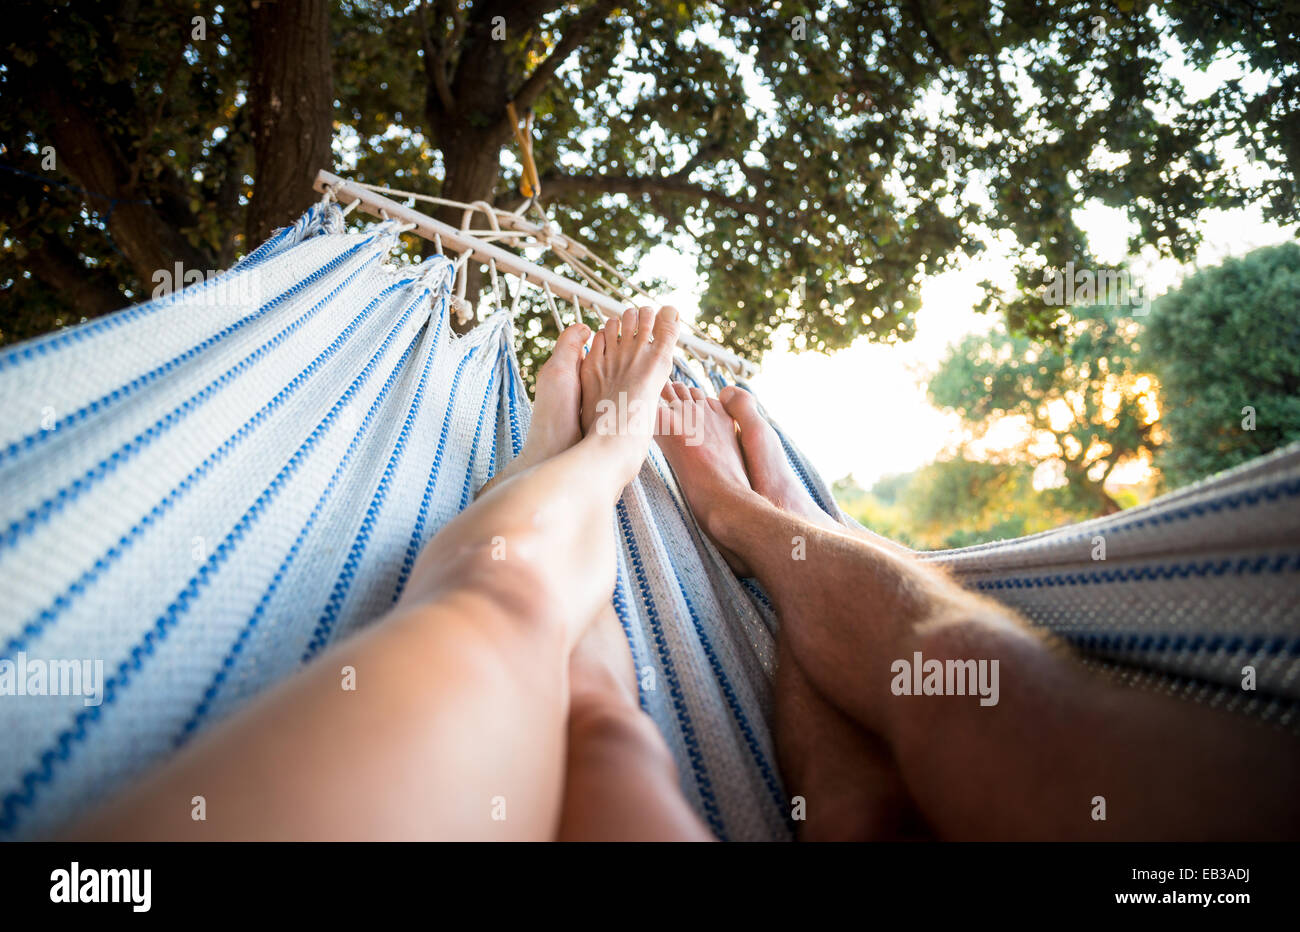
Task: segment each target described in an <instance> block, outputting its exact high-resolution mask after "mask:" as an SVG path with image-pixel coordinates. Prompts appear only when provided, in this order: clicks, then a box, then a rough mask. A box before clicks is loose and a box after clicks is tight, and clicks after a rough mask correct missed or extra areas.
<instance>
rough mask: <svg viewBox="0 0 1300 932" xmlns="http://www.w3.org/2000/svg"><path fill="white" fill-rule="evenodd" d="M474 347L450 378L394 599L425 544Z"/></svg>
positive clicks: (404, 584)
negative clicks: (431, 507)
mask: <svg viewBox="0 0 1300 932" xmlns="http://www.w3.org/2000/svg"><path fill="white" fill-rule="evenodd" d="M477 350H478V347H477V346H473V347H470V350H469V352H468V353H466V354H465V356H464V358H462V359H461V361H460V363H459V365H457V366H456V374H455V375H454V376H452V379H451V392H450V394H449V395H448V396H447V411H446V413H445V414H444V415H443V419H442V431H441V432H440V433H439V435H438V448H437V450H436V451H435V452H434V454H433V465H432V466H430V467H429V478H428V479H427V480H425V483H424V494H423V495H422V496H421V498H420V510H419V511H418V512H417V513H416V516H415V526H414V527H413V528H412V529H411V539H410V541H409V542H408V543H407V545H406V554H405V555H404V556H403V557H402V568H401V570H399V571H398V574H397V585H396V586H395V587H394V590H393V601H394V602H396V601H397V600H398V599H399V598H401V595H402V590H403V589H405V588H406V582H407V580H408V579H410V576H411V570H413V569H415V561H416V558H417V557H419V555H420V550H421V548H423V547H424V525H425V524H426V523H427V522H428V520H429V502H430V501H431V500H432V498H433V490H434V488H435V487H436V486H437V484H438V472H439V470H441V468H442V456H443V453H444V451H445V450H446V449H447V435H448V433H449V432H450V430H451V414H452V411H453V410H454V409H455V407H456V393H457V392H458V391H459V390H460V378H461V375H462V374H463V373H464V371H465V364H466V363H468V362H469V361H470V359H472V358H473V356H474V353H475V352H476V351H477Z"/></svg>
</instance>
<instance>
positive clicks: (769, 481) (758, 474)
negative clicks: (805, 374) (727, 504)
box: [718, 385, 844, 531]
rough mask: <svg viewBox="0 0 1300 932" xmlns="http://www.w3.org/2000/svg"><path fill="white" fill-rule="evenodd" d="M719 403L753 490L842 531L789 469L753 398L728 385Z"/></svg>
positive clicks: (777, 437) (841, 526)
mask: <svg viewBox="0 0 1300 932" xmlns="http://www.w3.org/2000/svg"><path fill="white" fill-rule="evenodd" d="M718 400H719V401H720V402H721V403H722V407H723V408H724V409H725V410H726V412H727V414H728V415H730V416H731V418H732V419H733V420H734V421H735V422H736V426H737V427H738V428H739V429H740V450H741V453H743V454H744V458H745V475H747V476H748V477H749V484H750V486H752V487H753V489H754V491H755V492H757V493H758V494H759V495H761V496H763V497H764V498H765V499H767V500H768V501H769V502H771V503H772V504H773V505H775V506H776V507H778V508H780V509H782V510H784V511H788V512H790V513H791V514H795V515H798V516H799V517H801V518H804V519H805V520H808V521H812V522H813V523H815V524H820V525H821V526H823V527H826V528H829V529H830V530H832V531H843V530H844V526H843V525H842V524H840V523H839V522H838V521H836V520H835V519H834V518H832V517H831V516H830V515H828V514H827V513H826V512H824V511H822V509H821V507H820V506H819V505H818V504H817V503H816V502H815V501H813V497H812V496H811V495H809V494H808V490H807V489H806V488H804V485H803V483H802V482H801V481H800V480H799V477H798V476H797V475H795V472H794V470H793V469H791V468H790V461H789V460H788V459H787V458H786V455H785V447H784V446H782V444H781V437H780V436H779V435H778V434H777V432H776V430H775V429H774V428H773V427H772V425H771V424H769V423H768V422H767V418H765V417H763V415H762V414H761V413H760V412H759V410H758V402H756V401H755V400H754V396H753V395H751V394H750V393H749V392H747V391H745V390H744V389H743V388H737V387H736V386H734V385H728V386H726V387H725V388H723V389H722V390H721V391H720V392H718Z"/></svg>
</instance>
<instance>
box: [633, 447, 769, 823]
mask: <svg viewBox="0 0 1300 932" xmlns="http://www.w3.org/2000/svg"><path fill="white" fill-rule="evenodd" d="M651 465H652V466H653V467H654V470H655V474H656V475H657V476H658V477H659V481H660V482H662V483H663V484H664V486H665V489H664V491H665V492H667V491H668V490H667V482H668V480H667V477H666V476H665V475H664V474H663V473H662V472H660V470H659V464H658V463H655V462H654V460H653V458H651ZM668 498H669V500H670V501H672V503H673V508H675V509H676V510H677V517H678V518H679V519H680V520H681V522H682V524H683V526H684V527H689V522H688V521H687V518H686V514H685V512H683V511H682V507H681V505H679V504H677V499H675V498H674V497H673V496H672V494H671V493H669V494H668ZM664 552H665V553H666V554H667V555H668V565H669V567H670V568H671V569H672V571H673V581H674V582H675V583H676V584H677V591H678V592H680V593H681V594H682V600H683V601H684V602H685V603H686V610H687V612H689V613H690V616H691V623H692V624H693V625H694V626H695V633H696V635H697V636H698V637H699V639H700V645H701V646H702V647H703V648H704V656H705V657H707V658H708V661H709V668H710V669H711V670H712V671H713V676H714V679H716V680H717V681H718V685H719V686H720V687H721V689H722V695H723V696H724V697H725V698H726V700H727V708H728V709H729V710H730V711H731V717H732V718H733V719H734V720H735V722H736V725H737V726H738V727H739V728H740V733H741V735H743V736H744V739H745V745H746V747H748V748H749V753H750V755H751V756H752V757H753V759H754V763H755V764H757V765H758V770H759V773H760V774H761V775H762V777H763V782H764V783H765V784H766V785H767V790H768V792H769V793H770V794H771V796H772V802H773V803H774V804H775V806H776V809H777V811H778V812H780V813H781V815H782V818H784V819H786V820H787V821H789V818H790V812H789V809H788V808H787V804H786V798H785V795H784V794H783V793H782V792H781V787H780V783H779V781H778V780H777V779H776V773H775V771H774V770H773V768H772V765H771V764H770V763H769V762H768V759H767V756H766V755H765V754H764V753H763V749H762V748H761V747H759V744H758V739H757V738H756V737H755V736H754V729H753V727H752V726H751V725H750V723H749V717H748V716H746V715H745V711H744V709H742V708H741V707H740V698H739V697H738V696H737V695H736V690H735V688H734V687H733V686H732V685H731V680H730V679H729V678H728V677H727V673H726V671H725V670H724V669H723V668H722V663H721V661H719V660H718V655H717V652H716V651H715V650H714V649H713V644H712V643H711V642H710V641H709V636H708V634H706V633H705V630H704V625H703V624H701V622H700V616H699V614H698V613H697V612H696V611H695V605H694V603H693V602H692V601H691V597H690V596H689V595H688V594H687V592H686V587H685V586H684V585H682V577H681V573H680V572H679V571H678V569H677V561H676V560H674V559H673V554H672V549H671V548H669V547H665V548H664ZM692 552H695V553H696V554H697V556H698V552H696V551H692ZM791 829H792V830H793V826H791Z"/></svg>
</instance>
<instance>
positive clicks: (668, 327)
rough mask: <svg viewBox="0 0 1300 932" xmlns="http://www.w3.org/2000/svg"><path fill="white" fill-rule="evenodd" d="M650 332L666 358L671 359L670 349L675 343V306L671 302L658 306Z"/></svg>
mask: <svg viewBox="0 0 1300 932" xmlns="http://www.w3.org/2000/svg"><path fill="white" fill-rule="evenodd" d="M651 333H652V334H653V335H654V340H655V342H656V343H658V344H659V346H660V347H662V348H663V351H664V353H665V354H666V355H667V358H670V359H671V358H672V356H671V354H672V350H673V348H674V347H675V346H676V345H677V308H675V307H673V306H672V305H671V304H666V305H664V306H663V307H661V308H659V313H657V314H656V315H655V322H654V327H653V328H652V330H651Z"/></svg>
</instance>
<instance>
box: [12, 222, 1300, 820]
mask: <svg viewBox="0 0 1300 932" xmlns="http://www.w3.org/2000/svg"><path fill="white" fill-rule="evenodd" d="M402 229H403V227H402V226H401V225H399V224H397V223H396V222H385V223H381V224H379V225H377V226H375V227H372V228H371V229H368V230H366V231H362V232H356V231H354V232H347V231H345V230H344V227H343V217H342V212H341V211H340V210H339V208H338V207H337V206H336V205H334V204H321V205H319V206H317V207H313V208H312V209H311V210H310V211H309V212H308V213H307V214H306V215H305V216H304V217H303V218H302V219H301V220H300V221H299V222H298V223H297V224H295V225H294V226H292V227H289V228H286V229H284V230H281V231H279V232H278V233H277V234H276V235H275V236H274V237H273V238H272V239H271V240H270V241H269V242H267V243H266V244H265V245H263V246H262V247H260V248H259V249H257V251H256V252H254V253H252V254H251V255H249V256H248V257H247V258H245V259H244V260H243V261H242V262H240V263H239V264H238V265H237V266H236V267H234V268H233V269H231V270H230V271H229V272H227V273H225V274H223V275H221V276H218V277H217V278H215V279H213V280H211V281H208V282H206V283H202V284H198V285H194V286H192V287H190V288H187V289H185V290H184V291H182V292H179V293H177V294H175V295H172V296H169V297H166V298H162V299H159V300H156V301H152V302H149V303H145V304H141V305H137V306H135V307H132V308H129V309H127V310H124V311H121V312H118V313H116V314H113V315H110V316H108V317H104V318H100V319H97V320H94V321H91V322H90V323H87V324H84V325H82V326H79V327H74V328H72V329H68V330H64V331H61V332H58V333H55V334H51V335H49V336H46V337H44V338H41V339H38V340H34V341H31V342H28V343H25V344H22V345H19V346H17V347H14V348H12V349H10V350H8V351H5V352H3V353H0V405H2V406H3V410H4V411H5V412H6V417H5V420H4V422H3V426H2V427H0V509H2V510H3V514H2V515H0V519H2V523H0V605H3V610H2V611H0V643H2V644H3V646H2V647H0V658H4V659H5V660H8V661H11V663H12V666H11V670H16V669H17V668H18V664H19V662H20V661H21V662H23V663H27V664H29V665H30V664H31V663H32V662H33V661H35V662H40V661H72V660H81V659H96V658H97V659H101V660H102V661H103V673H104V675H103V689H102V696H101V698H102V702H101V703H100V704H88V701H89V700H88V699H87V697H85V696H81V695H31V694H28V695H5V696H0V735H3V753H0V835H2V836H3V837H8V838H31V837H42V836H45V835H48V834H49V833H51V832H52V831H54V830H56V829H57V828H58V827H59V826H60V825H63V824H65V823H66V822H67V821H68V820H70V819H73V818H76V817H78V816H80V815H82V814H84V813H85V812H86V811H87V810H88V809H90V808H92V807H94V806H95V805H97V804H99V803H101V802H102V801H103V800H104V799H106V798H107V797H108V796H109V795H110V794H111V793H113V792H114V791H116V790H118V789H120V788H121V787H122V785H123V784H124V783H126V782H127V781H129V780H131V779H133V778H135V777H137V776H138V775H140V774H141V773H142V772H144V771H145V770H147V769H148V768H150V767H152V766H155V765H157V764H158V763H159V762H160V761H161V760H162V759H164V758H165V757H166V756H167V755H168V754H169V753H171V752H172V751H173V750H174V749H175V748H176V747H177V746H178V745H180V744H182V743H184V742H185V741H186V740H188V739H189V738H190V737H192V736H193V735H194V734H196V733H198V732H200V731H202V730H203V729H204V728H206V727H208V726H209V725H211V724H212V723H213V722H215V721H217V720H219V719H221V718H223V717H225V716H227V715H229V714H230V713H231V712H232V711H233V710H235V709H236V708H238V707H239V706H240V705H242V704H243V703H245V702H247V701H248V700H249V699H250V698H251V697H252V696H254V695H256V694H257V693H258V692H260V691H261V690H263V689H265V688H266V687H267V686H268V685H270V684H273V683H275V682H276V681H278V680H280V679H281V678H283V677H285V676H287V675H289V674H291V673H292V672H294V671H295V670H296V669H298V668H299V667H300V666H301V665H302V664H303V663H305V662H307V661H309V660H311V659H312V658H313V657H315V656H316V655H318V654H319V653H321V651H322V650H324V649H325V648H326V647H327V646H328V645H330V644H331V643H333V642H335V641H337V640H339V639H340V638H345V637H347V636H348V635H349V634H350V633H352V632H353V631H355V630H356V629H357V628H358V627H359V626H361V625H364V624H365V623H367V622H368V621H370V620H373V619H375V618H376V617H378V616H380V615H381V614H383V613H384V612H385V610H387V609H388V608H389V607H390V606H391V605H392V604H393V602H394V600H395V599H396V597H397V596H398V594H399V593H400V592H401V591H402V587H403V585H404V584H405V582H406V580H407V578H408V575H409V573H410V571H411V568H412V566H413V564H414V562H415V558H416V555H417V554H418V553H419V551H420V549H421V547H422V546H423V544H424V543H425V542H426V541H427V540H428V539H429V538H430V537H431V536H432V535H433V534H434V533H436V532H437V530H438V529H439V528H440V527H442V526H443V525H444V524H445V523H446V522H447V521H448V520H449V519H450V518H452V517H453V516H454V515H455V514H457V513H458V512H459V511H461V510H462V509H464V508H465V507H466V506H467V505H469V504H470V502H471V501H472V500H473V497H474V494H475V492H476V491H477V490H478V489H479V487H480V486H482V485H483V483H484V482H485V481H486V480H487V479H488V478H489V477H491V476H492V475H493V474H494V473H495V472H496V471H497V470H498V469H499V468H500V467H501V466H502V465H503V464H504V463H505V462H507V461H508V460H509V459H510V458H511V457H513V456H514V455H516V454H517V453H518V452H519V449H520V447H521V445H522V443H523V439H524V437H525V436H526V434H527V431H528V424H529V406H528V402H527V398H526V396H525V394H524V391H523V386H522V383H521V381H520V378H519V372H518V368H517V364H516V361H515V357H514V352H513V328H512V319H511V315H510V313H509V312H508V311H498V312H496V313H494V314H492V315H491V316H490V317H488V319H486V320H485V321H484V322H482V323H481V324H480V325H479V326H478V327H476V328H475V329H473V330H472V331H471V332H469V333H468V334H467V335H464V336H457V335H455V334H454V333H453V332H452V331H451V328H450V326H449V323H448V312H449V306H450V305H451V304H452V303H453V302H454V299H455V295H454V282H455V277H456V272H457V270H456V267H455V264H454V263H453V262H452V261H451V260H449V259H446V258H443V257H441V256H437V257H433V258H431V259H428V260H426V261H425V262H424V264H423V265H421V266H414V267H410V266H408V267H405V268H404V267H402V266H395V265H393V264H392V263H390V262H389V253H390V250H391V249H392V247H393V246H394V244H395V243H396V240H397V234H398V232H399V231H401V230H402ZM677 377H678V378H681V379H685V380H687V381H689V382H691V383H693V384H696V385H700V386H701V387H704V388H705V390H706V391H713V390H715V389H716V388H717V387H718V386H719V385H721V384H724V383H725V382H726V381H727V379H726V376H724V375H723V374H722V373H721V372H720V371H719V370H717V369H715V368H712V367H710V368H709V370H708V371H705V370H704V369H702V368H701V367H698V366H697V365H696V364H695V363H693V362H691V361H689V360H685V359H683V360H681V361H679V363H678V368H677ZM742 387H747V386H743V385H742ZM855 429H859V428H855ZM782 436H783V437H784V435H782ZM786 445H787V451H788V453H789V457H790V460H791V463H792V464H793V465H794V466H795V468H796V470H797V471H798V472H799V474H800V476H801V477H802V478H803V480H804V482H805V483H806V484H807V486H808V489H809V491H810V492H811V493H812V494H813V496H814V497H815V498H816V499H817V501H818V502H820V503H821V505H822V507H824V508H825V509H826V510H827V511H828V512H830V513H832V514H836V515H837V516H838V509H837V508H836V507H835V505H834V502H833V499H832V498H831V495H830V493H829V491H828V490H827V487H826V485H825V483H824V482H823V481H822V480H821V478H820V477H819V476H818V474H817V472H816V470H815V469H814V468H813V467H812V466H811V465H810V464H809V463H808V462H807V461H806V460H805V459H804V457H803V456H802V455H801V454H800V453H799V452H798V450H797V449H796V448H795V446H794V445H793V444H792V443H790V442H789V441H788V440H786ZM1298 496H1300V451H1297V450H1296V449H1294V448H1293V449H1291V450H1288V451H1285V452H1283V453H1281V454H1279V455H1275V456H1273V457H1270V458H1267V459H1264V460H1260V461H1258V462H1256V463H1254V464H1250V465H1247V466H1246V467H1244V468H1242V469H1239V470H1237V471H1234V472H1232V473H1229V474H1227V475H1224V476H1222V477H1219V478H1217V479H1214V480H1212V481H1210V482H1208V483H1205V484H1202V485H1199V486H1196V487H1193V488H1190V489H1186V490H1183V491H1181V492H1178V493H1176V494H1174V495H1171V496H1167V497H1165V498H1163V499H1161V500H1159V501H1157V502H1154V503H1152V504H1150V505H1148V506H1146V507H1143V508H1136V509H1132V510H1130V511H1126V512H1123V513H1121V514H1117V515H1114V516H1111V517H1109V518H1107V519H1104V520H1099V521H1094V522H1089V523H1086V524H1082V525H1078V526H1074V527H1067V528H1063V529H1060V530H1057V531H1052V532H1048V533H1045V534H1039V535H1036V536H1033V537H1028V538H1025V539H1022V540H1016V541H1008V542H1004V543H998V544H990V545H985V546H980V547H971V548H967V549H964V550H958V551H952V552H947V553H937V554H927V555H925V558H926V559H929V560H932V561H934V562H936V563H940V564H943V565H945V566H947V567H948V568H949V569H950V570H951V571H952V572H953V573H955V574H956V575H957V576H958V578H960V579H961V580H962V581H963V582H964V583H965V584H966V585H968V586H970V587H971V588H973V589H976V590H979V591H982V592H985V593H987V594H989V595H991V596H992V597H994V598H997V599H1000V600H1002V601H1003V602H1005V603H1006V604H1008V605H1010V606H1013V607H1014V608H1016V609H1018V610H1019V611H1021V612H1023V613H1024V614H1025V615H1026V616H1027V617H1028V618H1029V619H1030V620H1031V621H1033V622H1034V623H1036V624H1041V625H1045V626H1047V627H1049V628H1051V629H1053V630H1055V631H1057V632H1059V633H1060V634H1061V635H1062V636H1063V637H1065V638H1067V639H1068V640H1069V641H1070V642H1071V643H1073V644H1074V645H1076V646H1077V647H1078V648H1080V649H1081V650H1082V651H1084V652H1086V653H1087V654H1088V655H1089V656H1091V657H1093V658H1095V661H1096V662H1099V663H1105V664H1108V665H1110V666H1112V667H1113V668H1115V669H1118V670H1123V671H1130V672H1129V673H1127V674H1126V675H1131V676H1133V677H1138V678H1146V679H1149V680H1152V679H1154V681H1157V682H1158V683H1159V684H1160V685H1162V686H1163V687H1164V688H1168V689H1171V690H1173V691H1175V692H1177V693H1179V694H1180V695H1185V696H1189V697H1194V698H1198V699H1200V700H1202V701H1207V702H1213V703H1215V704H1219V705H1223V706H1226V707H1230V708H1236V709H1240V710H1242V711H1249V712H1252V713H1254V714H1257V715H1261V716H1264V717H1266V718H1269V719H1271V720H1274V721H1277V722H1280V723H1282V724H1284V725H1294V712H1293V710H1294V707H1295V700H1296V699H1297V698H1300V677H1297V671H1298V670H1300V665H1298V664H1300V661H1298V660H1297V655H1298V654H1300V638H1298V637H1297V629H1296V617H1297V611H1296V609H1297V605H1296V602H1297V597H1298V596H1300V586H1297V585H1296V581H1297V579H1296V574H1297V572H1300V548H1298V547H1297V540H1296V529H1297V528H1300V514H1298V508H1297V501H1298ZM841 517H842V516H841ZM616 520H617V524H618V529H619V531H620V537H621V544H620V552H619V560H618V578H617V586H616V591H615V594H614V605H615V607H616V609H617V612H618V615H619V617H620V619H621V620H622V622H623V625H624V626H625V629H626V631H627V634H628V637H629V640H630V642H631V646H632V652H633V655H634V658H635V662H636V665H637V668H638V670H640V671H641V672H642V676H641V680H642V697H641V698H642V703H643V705H644V707H645V709H646V710H647V711H648V712H649V714H650V715H651V716H652V717H653V719H654V721H655V722H656V723H657V725H658V726H659V728H660V729H661V730H662V732H663V734H664V736H665V738H666V739H667V742H668V744H669V747H670V748H671V749H672V752H673V754H674V755H675V757H676V759H677V762H678V765H679V768H680V772H681V779H682V786H683V790H684V792H685V794H686V796H687V798H688V799H689V801H690V802H691V804H692V805H693V806H694V807H695V808H696V810H697V811H698V812H699V813H700V815H701V816H702V818H703V819H704V820H705V821H706V822H707V824H708V825H709V826H710V828H711V829H712V830H713V831H714V832H715V833H716V834H717V835H718V837H720V838H724V839H788V838H790V837H791V836H792V829H791V824H790V822H789V820H788V815H789V812H790V803H789V800H788V798H787V796H786V793H785V791H784V789H783V788H782V785H781V780H780V776H779V774H778V772H777V768H776V763H775V756H774V753H773V747H772V740H771V736H770V733H769V731H768V727H767V722H768V720H769V711H770V703H771V697H770V691H769V683H770V679H771V675H772V672H773V658H774V635H775V632H776V626H777V621H776V618H775V617H774V615H773V614H772V611H771V607H770V603H769V601H768V599H767V597H766V596H765V594H764V593H763V592H762V590H761V588H760V587H759V586H758V585H757V583H756V582H755V581H753V580H738V579H737V578H736V577H735V576H734V575H733V574H732V573H731V572H730V571H728V570H727V568H726V566H725V564H724V563H723V562H722V560H721V558H720V557H719V555H718V554H717V552H716V550H715V549H714V548H713V546H712V545H711V544H710V543H709V541H708V540H707V539H706V538H704V537H703V536H702V534H701V533H700V531H699V529H698V528H697V526H696V524H695V522H694V520H693V519H692V518H691V516H690V513H689V510H688V509H687V507H686V505H685V502H684V499H683V498H682V496H681V494H680V491H679V490H678V489H677V487H676V485H675V483H674V481H673V480H672V478H671V473H670V471H669V469H668V467H667V465H666V463H665V462H664V460H663V459H662V457H661V456H660V455H659V454H658V452H657V450H653V451H652V453H651V456H650V457H649V459H648V460H647V462H646V464H645V466H644V467H643V469H642V471H641V474H640V476H639V478H638V479H637V481H635V482H634V483H632V485H630V486H629V487H628V489H627V491H626V492H625V494H624V495H623V497H622V500H621V501H620V502H619V504H618V506H617V513H616ZM1098 537H1104V539H1105V541H1106V548H1107V552H1106V559H1105V561H1099V560H1094V559H1092V554H1093V552H1094V550H1095V538H1098ZM1246 665H1250V666H1253V667H1254V668H1255V669H1256V670H1257V688H1256V689H1255V690H1250V691H1247V690H1243V689H1242V688H1241V681H1242V667H1243V666H1246ZM4 666H5V665H4V664H3V663H0V673H3V669H4ZM0 682H2V679H0ZM296 764H297V762H295V761H292V760H286V761H285V766H286V767H293V766H296Z"/></svg>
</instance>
